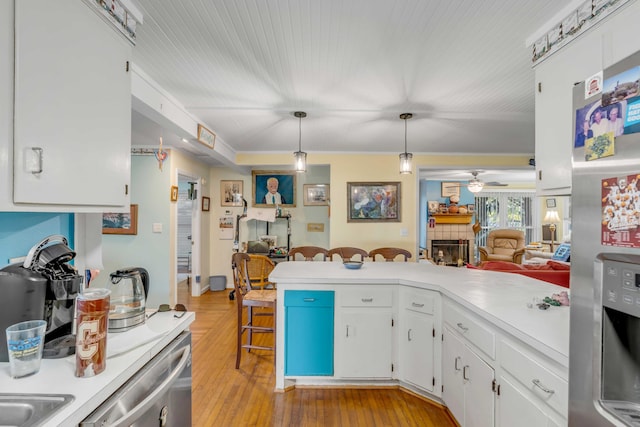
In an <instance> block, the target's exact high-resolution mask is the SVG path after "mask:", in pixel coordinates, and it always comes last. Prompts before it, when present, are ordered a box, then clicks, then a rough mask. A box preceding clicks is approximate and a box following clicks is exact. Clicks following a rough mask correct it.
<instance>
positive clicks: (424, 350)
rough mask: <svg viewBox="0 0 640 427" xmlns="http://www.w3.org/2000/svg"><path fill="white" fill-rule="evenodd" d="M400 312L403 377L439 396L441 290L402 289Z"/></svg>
mask: <svg viewBox="0 0 640 427" xmlns="http://www.w3.org/2000/svg"><path fill="white" fill-rule="evenodd" d="M399 315H400V319H399V320H400V328H399V334H400V336H399V344H400V362H399V365H400V366H399V368H400V375H401V378H402V380H403V381H405V382H407V383H410V384H413V385H415V386H417V387H420V388H421V389H423V390H425V391H428V392H429V393H431V394H434V395H437V396H439V395H440V387H439V386H440V342H441V341H440V295H439V293H437V292H433V291H427V290H422V289H416V288H409V287H405V288H402V289H400V308H399ZM436 337H437V338H436Z"/></svg>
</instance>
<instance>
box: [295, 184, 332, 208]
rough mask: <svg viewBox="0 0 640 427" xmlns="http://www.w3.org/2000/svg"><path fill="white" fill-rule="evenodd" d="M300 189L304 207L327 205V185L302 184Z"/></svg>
mask: <svg viewBox="0 0 640 427" xmlns="http://www.w3.org/2000/svg"><path fill="white" fill-rule="evenodd" d="M302 187H303V193H304V205H305V206H328V205H329V184H304V185H303V186H302Z"/></svg>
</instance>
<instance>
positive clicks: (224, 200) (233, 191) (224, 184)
mask: <svg viewBox="0 0 640 427" xmlns="http://www.w3.org/2000/svg"><path fill="white" fill-rule="evenodd" d="M243 186H244V182H242V181H241V180H238V181H229V180H222V181H220V206H242V195H243Z"/></svg>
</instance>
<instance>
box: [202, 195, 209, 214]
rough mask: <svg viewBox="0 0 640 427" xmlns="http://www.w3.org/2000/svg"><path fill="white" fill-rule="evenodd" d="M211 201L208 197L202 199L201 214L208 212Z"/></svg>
mask: <svg viewBox="0 0 640 427" xmlns="http://www.w3.org/2000/svg"><path fill="white" fill-rule="evenodd" d="M210 205H211V199H210V198H209V197H203V198H202V212H209V208H210Z"/></svg>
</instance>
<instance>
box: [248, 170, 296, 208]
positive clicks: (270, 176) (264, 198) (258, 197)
mask: <svg viewBox="0 0 640 427" xmlns="http://www.w3.org/2000/svg"><path fill="white" fill-rule="evenodd" d="M251 175H252V177H253V198H252V199H251V204H252V206H259V207H267V206H276V205H277V206H289V207H292V208H295V207H296V172H294V171H286V170H281V171H251Z"/></svg>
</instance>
